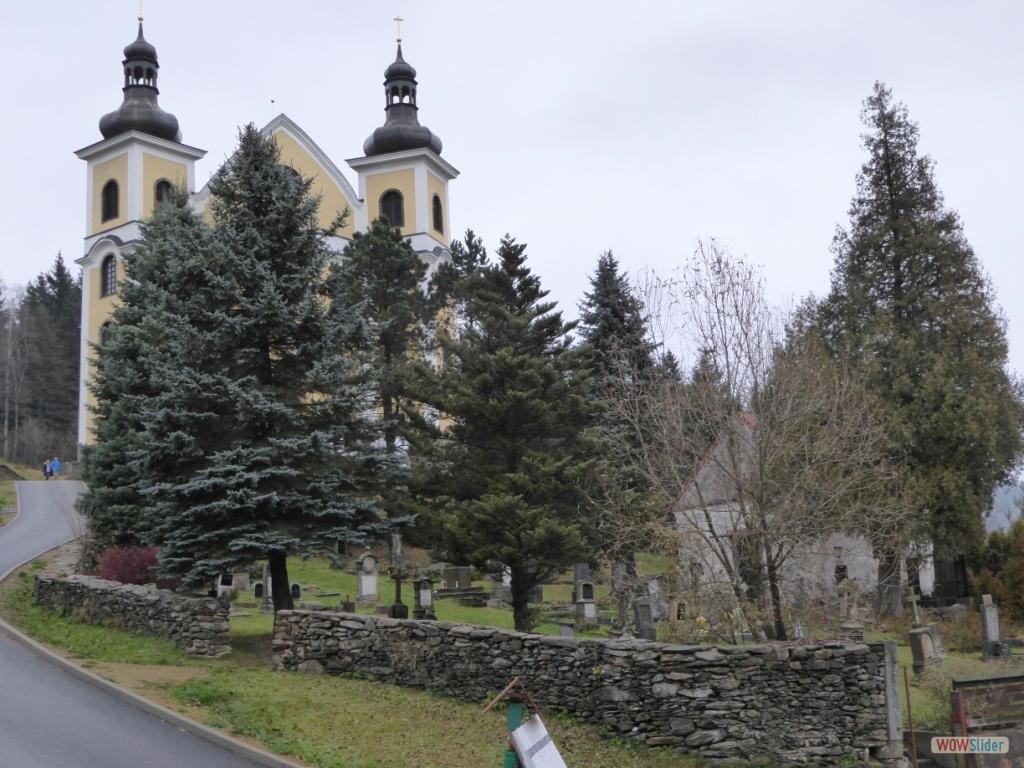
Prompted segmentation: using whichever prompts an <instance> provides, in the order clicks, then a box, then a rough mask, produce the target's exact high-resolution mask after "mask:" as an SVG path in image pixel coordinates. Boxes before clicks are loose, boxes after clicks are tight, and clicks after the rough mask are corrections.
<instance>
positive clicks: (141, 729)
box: [0, 480, 256, 768]
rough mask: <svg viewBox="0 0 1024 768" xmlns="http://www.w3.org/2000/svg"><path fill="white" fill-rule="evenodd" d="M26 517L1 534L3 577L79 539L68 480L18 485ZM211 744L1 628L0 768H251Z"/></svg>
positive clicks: (76, 487) (74, 489)
mask: <svg viewBox="0 0 1024 768" xmlns="http://www.w3.org/2000/svg"><path fill="white" fill-rule="evenodd" d="M17 490H18V502H19V505H18V506H19V514H18V516H17V517H16V518H15V519H14V521H13V522H11V523H10V524H8V525H7V526H5V527H4V528H2V529H0V575H2V574H5V573H7V572H9V571H10V570H12V569H13V568H16V567H17V566H18V565H19V564H20V563H22V562H24V561H25V560H28V559H31V558H33V557H35V556H36V555H38V554H41V553H43V552H45V551H47V550H48V549H51V548H53V547H55V546H57V545H58V544H61V543H63V542H65V541H68V540H70V539H71V538H74V536H75V535H76V524H75V523H74V522H73V521H74V520H76V519H77V518H76V517H75V516H74V510H73V505H74V500H75V498H76V497H77V495H78V493H79V492H80V491H81V485H80V484H79V483H75V482H72V481H68V480H51V481H48V482H46V481H38V482H19V483H17ZM254 765H256V763H254V762H250V761H248V760H245V759H243V758H241V757H239V756H237V755H234V754H232V753H231V752H229V751H227V750H226V749H224V748H222V747H220V746H217V745H215V744H212V743H210V742H208V741H204V740H202V739H199V738H197V737H195V736H193V735H192V734H190V733H187V732H185V731H183V730H182V729H181V728H179V727H177V726H175V725H172V724H171V723H168V722H166V721H164V720H161V719H159V718H158V717H155V716H154V715H151V714H148V713H146V712H143V711H142V710H140V709H137V708H136V707H134V706H132V705H130V704H128V703H126V702H125V701H122V700H121V699H118V698H115V697H114V696H112V695H110V694H109V693H107V692H106V691H103V690H99V689H97V688H95V687H94V686H92V685H89V684H87V683H85V682H82V681H81V680H78V679H76V678H75V677H72V676H71V675H69V674H68V673H67V672H65V671H63V670H62V669H60V668H58V667H56V666H54V665H53V664H50V663H49V662H47V661H44V660H42V659H40V658H39V657H38V656H36V655H35V654H33V653H31V652H30V651H28V650H27V649H26V648H24V647H23V646H22V645H20V644H18V643H17V642H15V641H14V640H13V639H12V638H11V636H10V635H9V634H7V633H6V632H4V631H3V629H2V628H0V768H57V766H73V767H74V768H181V767H182V766H196V767H197V768H200V767H201V768H251V767H252V766H254Z"/></svg>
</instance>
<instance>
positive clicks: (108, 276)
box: [100, 253, 117, 296]
mask: <svg viewBox="0 0 1024 768" xmlns="http://www.w3.org/2000/svg"><path fill="white" fill-rule="evenodd" d="M115 293H117V257H116V256H114V254H112V253H108V254H107V255H106V256H105V257H103V264H102V265H101V266H100V296H113V295H114V294H115Z"/></svg>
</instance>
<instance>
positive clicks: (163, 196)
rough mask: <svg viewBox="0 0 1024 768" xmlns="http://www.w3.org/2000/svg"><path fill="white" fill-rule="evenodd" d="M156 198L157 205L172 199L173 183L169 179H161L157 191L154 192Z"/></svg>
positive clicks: (157, 184)
mask: <svg viewBox="0 0 1024 768" xmlns="http://www.w3.org/2000/svg"><path fill="white" fill-rule="evenodd" d="M154 197H155V198H156V202H157V204H160V203H162V202H164V201H165V200H170V199H171V182H169V181H168V180H167V179H160V181H158V182H157V183H156V189H155V190H154Z"/></svg>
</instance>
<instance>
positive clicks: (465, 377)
mask: <svg viewBox="0 0 1024 768" xmlns="http://www.w3.org/2000/svg"><path fill="white" fill-rule="evenodd" d="M467 280H468V284H467V285H466V286H465V291H464V292H462V294H461V295H463V296H465V297H466V317H467V318H471V319H470V320H468V321H466V322H464V323H463V324H462V328H461V338H460V339H459V340H457V341H455V342H454V343H453V345H452V347H451V350H450V353H451V360H452V364H451V365H450V366H448V367H447V368H446V370H445V372H444V377H445V378H444V384H445V387H444V389H445V396H444V398H443V399H442V401H441V402H440V406H441V407H440V410H442V411H443V412H444V413H445V414H446V415H448V416H449V417H450V418H451V420H452V423H451V427H450V429H449V430H448V432H447V434H446V438H447V439H446V440H445V441H443V444H442V447H441V449H440V452H441V456H442V458H443V459H445V460H446V466H447V467H448V472H447V473H445V474H444V477H446V479H447V484H446V487H445V489H444V490H445V492H446V493H447V495H448V496H449V497H450V499H451V502H450V506H449V512H450V526H449V528H450V534H451V537H452V542H453V549H454V550H455V552H454V553H455V554H456V556H462V557H464V558H466V559H468V560H469V561H471V562H473V563H475V564H478V565H483V564H484V563H485V562H487V561H497V562H500V563H502V564H504V565H505V566H507V567H509V568H510V569H511V572H512V604H513V614H514V617H515V626H516V628H517V629H521V630H528V629H529V628H530V624H531V622H530V616H529V611H528V608H527V605H528V600H529V593H530V590H531V589H532V588H533V587H534V586H536V585H537V584H539V583H541V582H542V581H543V580H544V579H546V578H548V577H550V576H551V575H552V574H553V573H555V572H557V571H558V570H560V569H561V568H564V567H565V566H567V565H569V564H570V563H572V562H574V561H576V560H580V559H585V558H586V557H587V556H588V554H589V551H588V550H589V548H588V546H587V538H586V535H585V526H583V525H582V522H583V520H582V513H581V507H582V499H581V496H580V489H579V482H580V480H581V476H582V474H583V472H584V470H585V466H586V461H585V458H584V452H583V451H582V450H581V447H582V444H583V435H584V428H585V427H586V425H587V422H588V418H589V414H590V406H589V404H588V401H587V374H586V372H585V368H584V366H583V365H582V362H581V360H580V359H579V356H578V354H577V353H576V352H575V351H573V350H571V349H570V338H569V333H570V331H571V328H572V326H571V325H569V324H567V323H565V322H563V321H562V317H561V313H560V312H556V311H555V305H554V303H553V302H546V301H544V297H545V296H546V295H547V292H546V291H544V290H542V289H541V285H540V280H539V278H538V277H537V276H536V275H534V274H532V273H531V272H530V270H529V268H528V267H527V266H526V256H525V246H524V245H522V244H518V243H516V242H515V241H514V240H512V239H511V238H509V237H506V238H504V239H503V240H502V241H501V246H500V248H499V249H498V253H497V263H496V264H493V265H489V266H484V267H482V268H479V269H475V270H472V271H471V272H470V273H469V277H468V278H467Z"/></svg>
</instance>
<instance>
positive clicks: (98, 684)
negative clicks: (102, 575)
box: [0, 545, 309, 768]
mask: <svg viewBox="0 0 1024 768" xmlns="http://www.w3.org/2000/svg"><path fill="white" fill-rule="evenodd" d="M59 546H63V545H59ZM54 549H56V547H54ZM50 551H52V550H46V552H50ZM46 552H40V553H39V554H38V555H35V556H33V557H30V558H29V559H28V560H26V561H25V562H23V563H21V564H20V565H17V566H15V567H14V568H12V569H11V570H9V571H8V572H7V573H4V574H0V582H3V581H6V580H7V578H8V577H10V576H11V574H13V573H14V572H15V571H17V570H18V569H19V568H23V567H25V565H27V564H28V563H31V562H32V561H33V560H35V559H36V558H37V557H39V556H40V555H43V554H46ZM0 632H5V633H6V634H8V635H10V636H11V638H12V639H13V640H14V641H16V642H18V643H20V644H21V645H22V646H24V647H25V648H27V649H28V650H30V651H31V652H32V653H34V654H36V655H37V656H39V657H40V658H42V659H43V660H45V661H48V662H49V663H51V664H53V665H54V666H56V667H60V668H61V669H63V670H64V671H65V672H67V673H68V674H70V675H71V676H72V677H75V678H77V679H79V680H81V681H83V682H85V683H88V684H89V685H92V686H93V687H95V688H99V689H100V690H102V691H104V692H106V693H108V694H110V695H111V696H113V697H115V698H117V699H121V700H122V701H124V702H127V703H128V704H131V705H132V706H133V707H135V708H136V709H141V710H142V711H143V712H146V713H148V714H150V715H153V716H154V717H158V718H160V719H161V720H165V721H167V722H168V723H170V724H171V725H173V726H175V727H177V728H180V729H181V730H183V731H187V732H188V733H191V734H192V735H193V736H196V737H198V738H200V739H203V740H205V741H208V742H211V743H213V744H216V745H217V746H219V747H221V748H223V749H226V750H228V751H229V752H231V753H233V754H235V755H238V756H239V757H244V758H245V759H247V760H251V761H253V762H254V763H256V764H257V765H262V766H266V767H267V768H309V766H308V765H303V764H302V763H296V762H293V761H291V760H289V759H287V758H285V757H281V756H280V755H275V754H273V753H272V752H267V751H266V750H263V749H260V748H259V747H254V746H252V745H251V744H246V743H245V742H244V741H240V740H238V739H236V738H234V737H233V736H228V735H227V734H225V733H221V732H220V731H217V730H215V729H213V728H210V727H209V726H207V725H203V724H202V723H198V722H196V721H195V720H192V719H191V718H188V717H185V716H184V715H182V714H180V713H179V712H175V711H174V710H172V709H168V708H167V707H165V706H163V705H162V704H157V703H156V702H155V701H150V700H149V699H146V698H144V697H142V696H140V695H139V694H137V693H134V692H132V691H129V690H128V689H127V688H122V687H121V686H119V685H117V684H116V683H112V682H111V681H110V680H107V679H106V678H103V677H100V676H99V675H97V674H95V673H94V672H90V671H89V670H87V669H83V668H82V667H80V666H78V665H77V664H75V663H74V662H73V661H71V660H69V659H66V658H64V657H63V656H61V655H60V654H58V653H55V652H54V651H51V650H50V649H49V648H47V647H46V646H45V645H43V644H42V643H40V642H38V641H36V640H33V639H32V638H31V637H29V636H28V635H26V634H25V633H24V632H22V631H21V630H19V629H17V628H15V627H13V626H11V625H10V624H8V623H7V622H6V621H4V620H3V618H0Z"/></svg>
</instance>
